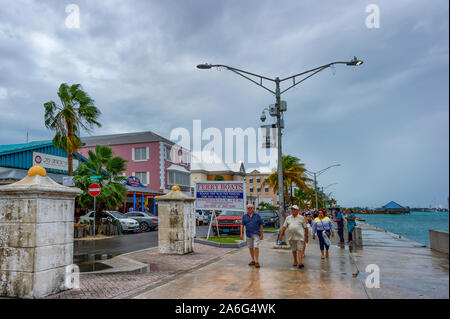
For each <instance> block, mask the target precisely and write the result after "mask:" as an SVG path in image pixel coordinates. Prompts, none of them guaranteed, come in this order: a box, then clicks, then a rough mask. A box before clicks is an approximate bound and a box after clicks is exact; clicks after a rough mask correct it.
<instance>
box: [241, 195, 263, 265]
mask: <svg viewBox="0 0 450 319" xmlns="http://www.w3.org/2000/svg"><path fill="white" fill-rule="evenodd" d="M254 210H255V208H254V207H253V205H252V204H248V205H247V214H245V215H244V216H243V217H242V223H241V239H243V238H244V226H245V235H246V236H247V246H248V249H249V250H250V256H251V257H252V261H251V262H250V263H249V264H248V265H249V266H255V267H256V268H259V267H261V265H260V264H259V260H258V258H259V241H260V240H262V239H263V221H262V218H261V216H259V214H257V213H255V212H254Z"/></svg>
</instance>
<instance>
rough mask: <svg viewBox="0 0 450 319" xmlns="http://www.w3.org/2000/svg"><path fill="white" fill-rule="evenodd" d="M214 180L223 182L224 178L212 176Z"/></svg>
mask: <svg viewBox="0 0 450 319" xmlns="http://www.w3.org/2000/svg"><path fill="white" fill-rule="evenodd" d="M214 180H215V181H223V180H225V178H224V177H223V176H222V175H220V174H219V175H216V176H214Z"/></svg>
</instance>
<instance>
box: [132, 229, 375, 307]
mask: <svg viewBox="0 0 450 319" xmlns="http://www.w3.org/2000/svg"><path fill="white" fill-rule="evenodd" d="M274 243H275V234H266V235H265V239H264V240H263V241H262V242H261V248H260V249H261V256H260V263H261V268H259V269H258V268H255V267H250V266H248V265H247V264H248V262H249V261H250V257H249V252H248V249H247V248H245V247H244V248H242V249H239V251H237V252H236V253H234V254H229V255H226V256H224V257H223V258H222V259H221V260H220V261H217V262H215V263H213V264H210V265H207V266H205V267H203V268H201V269H198V270H196V271H193V272H190V273H188V274H185V275H184V276H182V277H180V278H178V279H175V280H173V281H171V282H169V283H167V284H165V285H163V286H160V287H157V288H155V289H152V290H150V291H148V292H145V293H142V294H140V295H138V296H136V298H138V299H147V298H163V299H166V298H167V299H183V298H189V299H197V298H221V299H228V298H252V299H253V298H254V299H260V298H275V299H292V298H358V299H359V298H367V294H366V293H365V290H364V288H363V286H362V284H361V282H360V281H359V280H358V279H356V278H355V277H354V274H356V273H357V268H356V267H355V265H354V264H353V262H352V260H351V257H350V255H349V252H348V248H341V247H338V246H337V245H336V244H334V245H333V246H332V247H331V249H330V257H329V258H328V259H325V260H322V259H321V258H320V250H319V248H318V240H317V239H316V240H315V241H312V243H311V244H310V245H308V247H307V251H306V254H307V256H306V258H305V260H304V265H305V268H303V269H298V268H297V267H293V266H292V263H293V259H292V254H291V251H290V250H287V249H274V248H273V247H274Z"/></svg>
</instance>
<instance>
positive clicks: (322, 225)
mask: <svg viewBox="0 0 450 319" xmlns="http://www.w3.org/2000/svg"><path fill="white" fill-rule="evenodd" d="M312 233H313V235H312V239H314V240H315V239H316V234H317V237H319V245H320V252H321V253H322V259H324V258H325V256H324V254H323V253H324V248H325V249H326V251H327V252H326V257H327V258H328V256H329V255H328V249H329V248H330V246H329V245H327V244H326V243H325V240H324V238H323V236H324V233H325V234H326V236H328V238H330V233H331V236H332V237H334V225H333V222H332V221H331V220H330V219H329V218H328V217H325V216H324V213H323V211H322V210H319V213H318V217H317V218H316V219H314V224H313V229H312Z"/></svg>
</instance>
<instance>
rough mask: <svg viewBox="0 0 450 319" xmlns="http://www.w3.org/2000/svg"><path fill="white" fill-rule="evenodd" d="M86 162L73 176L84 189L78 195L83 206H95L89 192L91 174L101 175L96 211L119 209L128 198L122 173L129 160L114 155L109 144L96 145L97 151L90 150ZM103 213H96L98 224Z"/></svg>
mask: <svg viewBox="0 0 450 319" xmlns="http://www.w3.org/2000/svg"><path fill="white" fill-rule="evenodd" d="M88 154H89V158H88V161H87V162H86V163H81V164H80V165H79V166H78V168H77V170H76V171H75V174H76V175H75V176H74V178H73V181H74V184H75V186H76V187H78V188H80V189H81V190H82V191H83V194H81V195H80V196H79V197H78V202H79V203H80V205H81V207H83V208H93V207H94V199H93V197H91V196H90V195H89V193H88V188H89V185H91V184H92V183H93V182H92V181H91V180H90V176H94V175H95V176H100V178H99V182H97V183H98V184H99V185H100V187H101V193H100V195H98V196H97V198H96V212H102V211H103V210H117V209H118V207H120V205H122V203H123V202H124V201H125V200H126V196H127V189H126V188H125V186H123V185H122V182H123V181H125V180H126V177H124V176H121V173H122V172H124V171H125V170H126V163H127V161H126V160H125V159H123V158H121V157H119V156H114V155H113V150H112V149H111V148H110V147H108V146H101V145H97V146H95V152H92V151H89V152H88ZM100 216H101V214H96V217H97V218H96V224H98V225H99V224H100V223H101V217H100Z"/></svg>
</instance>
